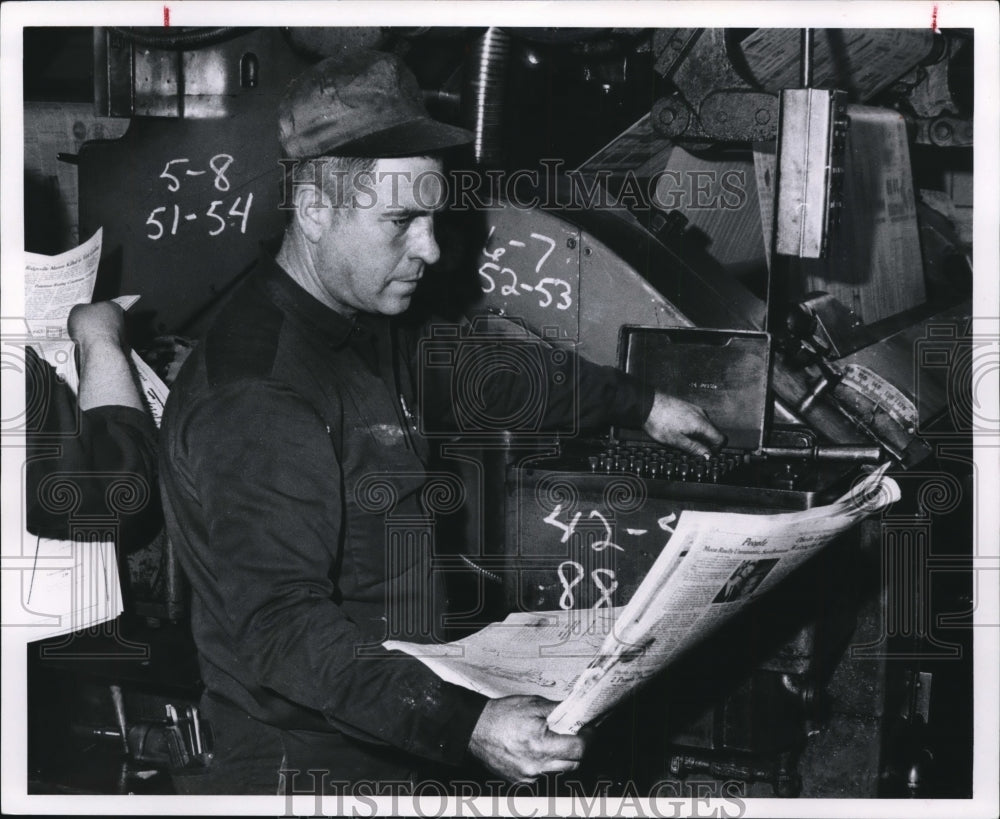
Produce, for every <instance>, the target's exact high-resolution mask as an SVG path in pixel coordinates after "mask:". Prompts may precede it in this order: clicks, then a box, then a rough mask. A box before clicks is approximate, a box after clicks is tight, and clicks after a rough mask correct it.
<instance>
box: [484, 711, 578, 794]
mask: <svg viewBox="0 0 1000 819" xmlns="http://www.w3.org/2000/svg"><path fill="white" fill-rule="evenodd" d="M555 706H556V703H554V702H550V701H549V700H545V699H542V698H541V697H503V698H502V699H497V700H490V701H489V702H488V703H486V707H485V708H484V709H483V713H482V714H481V715H480V717H479V722H477V723H476V728H475V730H474V731H473V732H472V738H471V739H470V740H469V750H470V751H471V752H472V753H473V755H475V756H476V757H477V758H478V759H479V760H480V761H481V762H483V764H484V765H486V767H487V768H489V769H490V770H491V771H493V772H494V773H497V774H500V776H502V777H504V778H505V779H507V780H509V781H511V782H530V781H532V780H534V779H536V778H537V777H539V776H541V775H542V774H545V773H554V772H556V771H572V770H574V769H576V767H577V766H578V765H579V764H580V759H581V758H582V757H583V750H584V741H583V740H582V739H581V738H580V737H578V736H568V735H564V734H556V733H553V732H552V731H550V730H549V729H548V727H547V726H546V725H545V718H546V717H547V716H548V715H549V712H550V711H552V709H553V708H555Z"/></svg>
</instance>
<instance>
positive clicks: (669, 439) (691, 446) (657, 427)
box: [642, 392, 725, 456]
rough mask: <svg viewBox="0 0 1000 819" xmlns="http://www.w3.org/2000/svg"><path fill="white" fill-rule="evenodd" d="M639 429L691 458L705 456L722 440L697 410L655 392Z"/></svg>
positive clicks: (685, 403) (718, 433) (700, 410)
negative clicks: (646, 415)
mask: <svg viewBox="0 0 1000 819" xmlns="http://www.w3.org/2000/svg"><path fill="white" fill-rule="evenodd" d="M642 428H643V429H644V430H645V432H646V434H647V435H648V436H649V437H650V438H652V439H653V440H656V441H659V442H660V443H661V444H666V445H667V446H672V447H674V448H676V449H680V450H682V451H684V452H688V453H690V454H691V455H700V456H705V455H708V454H710V453H711V451H712V449H717V448H718V447H720V446H722V444H723V442H724V441H725V436H724V435H723V434H722V433H721V432H719V430H717V429H716V428H715V425H714V424H713V423H712V422H711V421H709V420H708V416H707V415H706V414H705V411H704V410H703V409H702V408H701V407H697V406H695V405H694V404H689V403H688V402H687V401H682V400H681V399H680V398H671V397H670V396H669V395H666V394H664V393H662V392H657V393H656V398H655V399H654V400H653V408H652V409H651V410H650V411H649V417H648V418H647V419H646V423H645V424H643V427H642Z"/></svg>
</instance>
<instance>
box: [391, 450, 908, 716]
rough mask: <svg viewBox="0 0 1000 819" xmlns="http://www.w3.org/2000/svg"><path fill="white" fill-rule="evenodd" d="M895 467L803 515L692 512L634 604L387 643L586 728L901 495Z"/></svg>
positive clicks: (450, 675) (489, 692)
mask: <svg viewBox="0 0 1000 819" xmlns="http://www.w3.org/2000/svg"><path fill="white" fill-rule="evenodd" d="M888 467H889V464H884V465H883V466H881V467H880V468H879V469H877V470H875V471H874V472H873V473H871V474H870V475H868V476H867V477H865V478H864V479H863V480H861V481H859V482H858V483H857V484H856V485H855V486H854V487H853V488H852V489H851V491H849V492H847V493H846V494H845V495H843V496H842V497H841V498H839V499H838V500H837V501H836V502H834V503H832V504H830V505H827V506H821V507H817V508H814V509H809V510H806V511H803V512H787V513H781V514H773V515H752V514H736V513H730V512H695V511H685V512H682V513H681V515H680V518H679V519H678V521H677V525H676V528H675V530H674V534H673V536H672V537H671V539H670V540H669V541H668V543H667V545H666V546H665V547H664V549H663V551H662V552H661V553H660V555H659V557H657V559H656V561H655V562H654V564H653V566H652V568H651V569H650V570H649V572H648V573H647V575H646V577H645V578H644V579H643V582H642V583H641V584H640V585H639V588H638V589H636V591H635V594H634V595H633V596H632V599H631V600H630V601H629V603H628V605H626V606H623V607H619V608H603V609H595V610H590V611H579V610H573V611H549V612H535V613H531V614H526V613H518V614H513V615H511V616H510V617H508V618H507V619H506V620H504V621H503V622H502V623H494V624H492V625H490V626H487V627H486V628H484V629H483V630H481V631H479V632H477V633H476V634H473V635H471V636H469V637H466V638H464V639H462V640H458V641H456V642H454V643H447V644H444V645H420V644H416V643H403V642H400V641H389V642H387V643H385V644H384V645H385V647H386V648H388V649H390V650H392V649H395V650H399V651H404V652H406V653H407V654H410V655H412V656H414V657H417V658H419V659H420V660H421V661H422V662H424V663H425V664H426V665H427V666H428V667H430V668H431V669H432V670H434V671H435V673H437V674H438V675H439V676H441V677H442V678H443V679H445V680H448V681H449V682H453V683H456V684H458V685H463V686H465V687H467V688H471V689H473V690H475V691H479V692H481V693H483V694H485V695H486V696H489V697H502V696H509V695H511V694H535V695H538V696H542V697H546V698H548V699H552V700H557V701H559V703H560V704H559V705H558V706H557V707H556V708H555V710H553V711H552V713H551V714H550V715H549V718H548V724H549V727H550V728H551V729H552V730H553V731H556V732H558V733H563V734H575V733H577V732H578V731H579V730H580V729H581V728H583V727H584V726H585V725H587V724H588V723H590V722H592V721H593V720H594V719H596V718H597V717H599V716H600V715H601V714H603V713H605V712H606V711H607V710H608V709H609V708H611V707H612V706H614V705H615V704H616V703H618V702H619V701H621V700H622V699H624V698H625V697H626V696H627V695H628V694H629V693H630V692H632V691H634V690H635V689H636V688H637V687H639V686H640V685H641V684H642V683H644V682H645V681H646V680H648V679H649V678H650V677H652V676H653V675H655V674H657V673H659V672H660V671H661V670H662V669H663V668H665V667H666V666H667V665H669V664H670V663H671V661H673V660H674V659H675V658H676V657H677V656H678V655H680V654H681V653H683V652H684V651H685V650H687V649H688V648H690V647H691V646H693V645H694V644H695V643H697V642H699V641H701V640H703V639H704V638H705V637H706V636H707V635H709V634H710V633H712V632H713V631H715V630H716V629H717V628H718V627H719V626H721V625H722V624H723V623H725V622H726V621H728V620H730V619H731V618H732V617H733V616H735V615H736V614H737V613H738V612H740V611H741V610H742V609H743V608H744V607H745V606H746V605H747V603H748V602H750V601H751V600H753V599H755V598H757V597H759V596H760V595H761V594H764V593H766V592H767V591H768V590H769V589H771V588H773V587H775V586H776V585H778V584H779V583H780V582H781V581H782V580H783V579H784V578H785V577H786V576H787V575H788V574H789V573H790V572H792V571H794V570H795V569H796V568H797V567H799V566H800V565H801V564H802V563H804V562H805V561H806V560H808V559H809V558H810V557H812V556H813V555H815V554H816V553H817V552H818V551H819V550H820V549H822V548H823V547H824V546H826V545H827V544H828V543H830V541H832V540H833V539H834V538H835V537H836V536H837V535H839V534H841V533H842V532H845V531H846V530H847V529H849V528H850V527H852V526H853V525H854V524H855V523H857V522H858V521H860V520H861V519H863V518H864V517H867V516H868V515H871V514H874V513H876V512H878V511H880V510H882V509H884V508H885V507H886V506H888V505H889V504H890V503H894V502H895V501H897V500H899V487H898V485H897V484H896V482H895V481H894V480H892V478H890V477H887V476H886V474H885V473H886V470H887V469H888ZM595 647H596V648H595Z"/></svg>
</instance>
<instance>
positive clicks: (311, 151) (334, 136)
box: [278, 50, 472, 159]
mask: <svg viewBox="0 0 1000 819" xmlns="http://www.w3.org/2000/svg"><path fill="white" fill-rule="evenodd" d="M278 128H279V139H280V141H281V147H282V149H283V150H284V152H285V155H286V156H288V157H290V158H292V159H308V158H311V157H317V156H352V157H355V156H356V157H374V158H379V157H398V156H421V155H424V154H427V153H431V152H437V151H442V150H444V149H446V148H453V147H455V146H458V145H464V144H466V143H468V142H471V141H472V134H471V132H469V131H466V130H465V129H464V128H456V127H455V126H452V125H446V124H445V123H443V122H438V121H437V120H435V119H432V118H431V116H430V114H428V113H427V109H426V108H425V107H424V101H423V95H422V93H421V91H420V86H419V85H418V84H417V78H416V77H414V76H413V73H412V72H411V71H410V70H409V69H408V68H407V67H406V66H405V65H404V64H403V62H402V61H401V60H400V59H399V58H398V57H396V56H395V55H393V54H387V53H384V52H380V51H360V50H359V51H351V52H345V53H344V54H342V55H338V56H336V57H329V58H327V59H325V60H323V61H321V62H319V63H317V64H316V65H314V66H313V67H312V68H309V69H308V70H307V71H305V72H304V73H303V74H301V75H300V76H299V77H297V78H296V79H295V80H293V81H292V82H291V83H290V84H289V86H288V90H287V91H286V92H285V96H284V98H283V99H282V100H281V105H280V106H279V109H278Z"/></svg>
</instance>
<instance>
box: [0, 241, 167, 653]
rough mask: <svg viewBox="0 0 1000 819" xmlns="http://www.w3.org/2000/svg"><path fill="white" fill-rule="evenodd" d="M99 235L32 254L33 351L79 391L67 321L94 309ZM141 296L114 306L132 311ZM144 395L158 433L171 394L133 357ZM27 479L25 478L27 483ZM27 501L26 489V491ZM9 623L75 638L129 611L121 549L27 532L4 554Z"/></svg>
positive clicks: (28, 295) (29, 312)
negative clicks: (80, 310)
mask: <svg viewBox="0 0 1000 819" xmlns="http://www.w3.org/2000/svg"><path fill="white" fill-rule="evenodd" d="M101 238H102V231H101V229H98V230H97V231H96V232H95V233H94V235H93V236H91V237H90V239H88V240H87V241H86V242H84V243H83V244H82V245H80V246H79V247H76V248H73V249H72V250H69V251H67V252H65V253H60V254H58V255H56V256H42V255H39V254H35V253H26V254H25V305H24V309H25V313H24V314H25V319H26V324H27V327H28V331H29V335H30V336H31V338H32V341H31V342H30V343H31V345H32V346H33V347H34V348H35V349H36V350H37V351H38V353H39V355H40V356H42V358H43V359H44V360H45V361H47V362H48V363H49V364H51V365H52V366H53V367H55V368H56V372H57V373H58V375H59V377H60V378H62V379H63V380H64V381H65V383H66V384H67V385H68V386H69V388H70V389H71V390H72V391H73V392H74V393H77V392H78V391H79V374H78V373H77V370H76V367H75V365H74V356H73V346H74V345H73V341H72V340H71V339H70V338H69V331H68V327H67V321H68V319H69V313H70V310H72V308H73V306H74V305H77V304H88V303H90V301H91V299H92V297H93V293H94V284H95V283H96V280H97V268H98V263H99V261H100V257H101ZM138 300H139V296H134V295H129V296H119V297H118V298H116V299H114V301H115V302H116V303H118V304H119V305H120V306H121V308H122V309H123V310H128V309H129V308H130V307H131V306H132V305H134V304H135V303H136V302H137V301H138ZM131 359H132V362H133V364H134V366H135V371H136V375H137V376H138V379H139V384H140V386H141V388H142V395H143V398H144V400H145V401H146V404H147V406H148V407H149V410H150V412H151V414H152V416H153V420H154V421H155V422H156V425H157V426H159V424H160V418H161V416H162V414H163V405H164V404H165V403H166V399H167V393H168V390H167V387H166V385H165V384H164V383H163V382H162V381H161V380H160V378H159V377H158V376H157V375H156V373H155V372H154V371H153V369H152V368H151V367H149V365H147V364H146V362H144V361H143V360H142V359H141V358H140V357H139V356H138V355H137V354H136V353H135V351H132V353H131ZM21 477H22V480H23V475H22V476H21ZM20 494H21V497H24V488H23V486H22V489H21V493H20ZM4 568H5V569H17V571H4V573H3V580H4V584H3V585H4V603H3V623H4V625H5V626H19V627H26V628H27V629H29V631H30V634H31V639H33V640H35V639H43V638H47V637H53V636H56V635H60V634H69V633H71V632H75V631H79V630H81V629H85V628H90V627H92V626H96V625H99V624H101V623H104V622H107V621H109V620H113V619H114V618H115V617H117V616H118V615H119V614H121V613H122V611H123V606H122V592H121V583H120V579H119V575H118V564H117V560H116V556H115V546H114V543H112V542H111V541H107V540H104V541H88V542H86V543H77V542H75V541H69V540H52V539H49V538H42V537H38V536H36V535H33V534H30V533H29V532H27V531H23V530H22V532H21V544H20V550H19V553H18V554H16V555H15V554H7V551H6V548H5V552H4Z"/></svg>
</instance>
